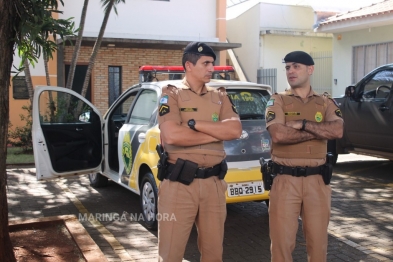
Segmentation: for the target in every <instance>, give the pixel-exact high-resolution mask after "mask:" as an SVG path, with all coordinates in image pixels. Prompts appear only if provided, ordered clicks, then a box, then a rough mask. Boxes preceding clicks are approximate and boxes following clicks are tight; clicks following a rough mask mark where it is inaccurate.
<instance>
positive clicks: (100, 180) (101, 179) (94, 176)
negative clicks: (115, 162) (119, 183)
mask: <svg viewBox="0 0 393 262" xmlns="http://www.w3.org/2000/svg"><path fill="white" fill-rule="evenodd" d="M89 180H90V185H91V186H92V187H105V186H107V185H108V178H107V177H106V176H103V175H101V174H100V173H90V174H89Z"/></svg>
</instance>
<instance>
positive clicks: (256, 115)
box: [227, 89, 270, 120]
mask: <svg viewBox="0 0 393 262" xmlns="http://www.w3.org/2000/svg"><path fill="white" fill-rule="evenodd" d="M227 93H228V95H229V97H230V98H231V100H232V102H233V104H234V105H235V106H236V109H237V111H238V113H239V116H240V119H241V120H252V119H264V118H265V109H266V104H267V101H269V98H270V95H269V93H268V92H267V91H266V90H257V89H255V90H253V89H252V90H250V89H248V90H244V89H233V90H228V89H227Z"/></svg>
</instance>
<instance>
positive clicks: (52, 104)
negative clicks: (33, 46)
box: [30, 52, 55, 123]
mask: <svg viewBox="0 0 393 262" xmlns="http://www.w3.org/2000/svg"><path fill="white" fill-rule="evenodd" d="M42 55H43V57H44V68H45V76H46V85H47V86H50V75H49V68H48V55H47V54H46V53H45V52H42ZM48 93H49V110H50V115H49V120H50V122H51V123H53V121H54V120H55V102H54V101H53V96H52V91H49V92H48ZM30 105H31V112H33V103H31V104H30Z"/></svg>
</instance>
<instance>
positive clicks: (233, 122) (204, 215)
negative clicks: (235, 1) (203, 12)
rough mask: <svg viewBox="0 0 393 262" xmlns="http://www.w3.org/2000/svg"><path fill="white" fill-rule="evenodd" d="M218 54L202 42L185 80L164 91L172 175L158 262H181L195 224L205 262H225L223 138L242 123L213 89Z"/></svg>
mask: <svg viewBox="0 0 393 262" xmlns="http://www.w3.org/2000/svg"><path fill="white" fill-rule="evenodd" d="M215 59H216V55H215V53H214V51H213V49H212V48H211V47H210V46H208V45H206V44H204V43H201V42H192V43H190V44H188V45H187V47H186V48H185V50H184V54H183V59H182V64H183V67H184V69H185V77H184V79H183V81H182V83H181V84H180V85H168V86H167V87H164V88H163V90H162V95H161V98H160V101H159V103H160V104H159V112H158V121H159V128H160V130H161V140H162V144H163V146H164V148H165V151H166V152H167V153H168V156H169V157H168V162H169V167H168V172H167V175H166V176H165V179H164V180H163V181H162V182H161V184H160V188H159V192H158V213H159V214H160V217H162V218H165V216H168V215H169V217H175V219H160V220H159V221H158V253H159V261H168V262H176V261H182V259H183V255H184V252H185V248H186V245H187V241H188V238H189V235H190V232H191V229H192V227H193V225H194V224H195V225H196V227H197V230H198V248H199V251H200V253H201V258H200V261H222V253H223V239H224V223H225V219H226V199H225V191H226V189H227V184H226V182H225V181H224V180H223V174H225V172H226V170H225V168H226V163H225V161H223V160H224V159H225V151H224V145H223V141H224V140H232V139H237V138H239V137H240V135H241V132H242V127H241V122H240V119H239V116H238V114H237V111H236V108H235V107H234V106H233V104H232V103H231V101H230V99H229V97H228V96H227V94H226V92H225V89H224V88H218V89H215V88H211V87H209V86H208V85H206V84H207V83H209V82H210V79H211V77H212V74H213V71H214V67H213V63H214V61H215Z"/></svg>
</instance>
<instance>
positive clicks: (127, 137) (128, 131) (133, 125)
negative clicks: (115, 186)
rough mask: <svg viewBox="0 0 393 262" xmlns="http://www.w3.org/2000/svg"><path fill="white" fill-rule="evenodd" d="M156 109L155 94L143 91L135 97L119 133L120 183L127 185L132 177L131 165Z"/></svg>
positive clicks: (147, 90)
mask: <svg viewBox="0 0 393 262" xmlns="http://www.w3.org/2000/svg"><path fill="white" fill-rule="evenodd" d="M156 108H157V93H156V92H155V91H154V90H150V89H143V90H141V91H140V93H139V94H138V95H137V97H136V101H135V102H134V104H133V106H132V108H131V112H130V113H129V115H128V118H127V121H126V122H125V123H124V125H123V126H122V127H121V129H120V131H119V139H118V155H119V174H120V175H121V182H122V183H123V184H126V185H128V184H129V182H130V177H131V176H132V173H133V172H132V171H133V164H134V161H135V157H136V156H137V153H138V150H139V147H140V144H141V142H143V138H144V134H145V133H146V131H147V130H148V129H149V128H150V127H149V123H150V118H151V115H152V113H153V111H154V110H155V109H156Z"/></svg>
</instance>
